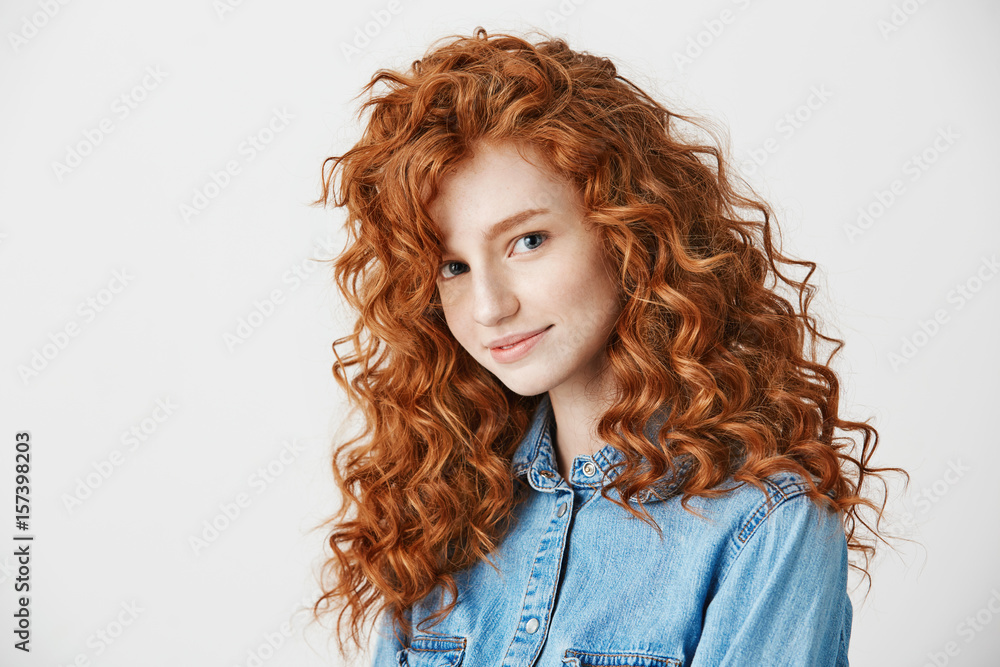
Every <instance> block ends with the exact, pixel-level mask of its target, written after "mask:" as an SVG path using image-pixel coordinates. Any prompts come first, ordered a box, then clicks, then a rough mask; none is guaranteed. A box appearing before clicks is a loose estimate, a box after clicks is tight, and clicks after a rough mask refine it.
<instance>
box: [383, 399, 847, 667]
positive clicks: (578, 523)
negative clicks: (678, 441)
mask: <svg viewBox="0 0 1000 667" xmlns="http://www.w3.org/2000/svg"><path fill="white" fill-rule="evenodd" d="M553 424H554V421H553V416H552V410H551V404H550V401H549V399H548V396H547V395H546V396H545V397H543V398H542V400H541V402H540V403H539V405H538V408H537V410H536V412H535V414H534V417H533V420H532V423H531V427H530V429H529V430H528V432H527V434H526V435H525V437H524V439H523V440H522V441H521V443H520V444H519V445H518V449H517V451H516V453H515V455H514V457H513V459H512V473H513V474H514V475H515V476H517V477H521V478H523V480H524V481H525V482H526V483H527V484H528V485H529V486H530V489H528V490H527V493H528V494H529V495H528V499H527V500H525V501H524V502H523V503H521V504H520V505H518V507H517V510H516V523H515V524H513V527H512V529H511V531H510V532H509V533H508V534H507V535H506V536H505V537H504V539H503V540H502V542H501V543H500V545H499V546H498V548H497V550H496V551H495V552H493V553H491V554H490V558H491V560H492V561H493V562H494V563H495V564H496V566H497V568H498V569H499V570H500V572H499V573H497V571H496V570H494V569H493V568H492V567H491V566H490V565H489V563H486V562H483V561H480V562H478V563H476V564H475V565H473V566H471V567H469V568H467V569H466V570H463V571H461V572H459V573H456V574H455V581H456V584H457V586H458V594H459V595H458V604H457V606H456V607H455V608H454V610H452V612H451V613H450V615H449V616H447V617H446V618H445V620H443V621H441V622H440V623H438V624H437V625H435V626H433V627H431V628H430V630H429V631H428V630H420V629H419V628H416V624H417V623H418V622H419V621H421V620H423V619H424V618H426V617H427V616H429V615H430V614H431V613H432V612H433V611H434V610H435V609H437V608H440V606H442V605H441V597H442V596H441V595H440V591H441V589H440V587H438V588H436V589H435V590H434V591H433V592H432V593H431V594H430V595H428V596H427V597H426V598H424V599H423V600H420V601H418V602H417V603H415V604H414V605H413V607H412V609H411V610H410V614H409V616H410V619H411V621H412V622H413V623H414V632H415V636H413V637H412V638H409V639H408V641H406V642H405V643H403V644H400V643H399V642H398V641H397V640H396V639H395V637H394V636H393V632H392V627H391V626H390V624H389V623H390V622H389V615H388V614H383V615H382V616H381V617H380V619H379V623H378V625H377V630H378V634H377V635H376V638H375V639H374V640H373V641H374V646H375V655H374V660H373V663H372V665H373V667H401V666H402V667H446V666H448V667H458V666H459V665H461V666H462V667H500V666H501V665H503V666H509V667H515V666H517V667H532V666H537V667H597V666H600V667H625V666H630V667H631V666H642V667H680V666H682V665H683V666H684V667H708V666H710V665H711V666H713V667H714V666H717V665H738V666H741V667H746V666H750V665H753V666H756V665H767V666H769V667H773V666H778V665H808V666H810V667H817V666H826V665H829V666H831V667H833V666H837V667H839V666H841V665H847V664H848V662H847V649H848V642H849V641H850V634H851V619H852V613H853V609H852V606H851V601H850V598H849V597H848V595H847V542H846V539H845V536H844V532H843V527H842V522H841V516H840V514H839V513H837V512H833V511H832V510H828V509H825V508H820V507H818V506H817V505H816V504H815V503H814V501H812V500H810V499H809V498H808V497H807V496H806V495H804V493H805V491H806V489H807V487H806V485H805V484H804V483H803V481H802V479H801V478H800V477H798V476H796V475H794V474H791V473H781V474H777V475H774V476H771V477H769V478H768V479H767V480H766V481H765V486H766V488H767V489H768V494H769V495H770V497H771V499H772V506H771V509H770V511H768V507H767V504H766V501H765V498H764V494H763V493H761V492H760V491H759V490H758V489H757V488H755V487H753V486H751V485H749V484H745V485H742V486H740V487H739V488H738V489H736V490H733V491H729V492H727V493H726V494H724V495H722V496H719V497H717V498H700V497H695V498H693V499H692V501H691V503H690V507H692V508H693V509H695V510H697V511H698V513H699V514H701V515H703V516H704V517H705V518H704V519H702V518H699V517H697V516H694V515H693V514H691V513H690V512H689V511H687V510H685V509H684V508H683V507H681V504H680V496H679V495H677V494H676V493H673V491H675V490H676V488H677V487H678V486H679V484H680V476H681V475H682V474H683V470H684V468H683V467H680V468H679V472H678V476H677V477H676V478H674V479H676V480H677V481H674V479H666V480H663V481H662V482H663V483H661V484H660V486H658V487H657V488H656V489H655V490H647V492H644V494H643V496H641V497H642V498H643V504H644V506H645V507H646V509H647V511H648V512H649V513H650V515H651V516H652V517H653V518H654V519H655V520H656V523H657V524H658V525H659V526H660V527H661V529H662V530H663V539H662V540H661V539H660V537H659V536H658V535H657V533H656V531H655V530H654V529H653V528H652V527H651V526H650V525H649V524H647V523H645V522H643V521H640V520H638V519H635V518H634V517H632V516H630V515H629V514H628V513H627V512H625V510H624V509H623V508H622V507H620V506H618V505H615V504H614V503H612V502H610V501H608V500H606V499H604V498H602V497H601V495H600V488H601V486H602V485H603V484H606V483H607V482H608V481H610V480H613V479H614V477H615V476H616V472H618V471H613V470H611V466H612V465H613V464H614V463H617V462H618V461H621V460H623V459H624V458H625V457H624V455H623V454H622V453H621V452H620V451H619V450H618V449H616V448H614V447H612V446H611V445H605V446H604V448H602V449H601V450H600V451H598V452H597V453H595V454H594V455H592V456H577V457H576V458H574V459H573V465H572V468H571V470H572V472H571V473H570V476H569V479H568V480H566V479H563V478H562V477H561V475H560V474H559V472H558V469H557V466H556V459H555V455H554V450H553V436H552V434H553ZM647 429H648V427H647ZM647 433H650V431H649V430H647ZM654 433H655V431H654ZM724 486H725V487H726V488H729V487H732V486H734V483H733V481H732V479H729V480H727V481H726V483H725V485H724ZM610 494H612V495H613V497H615V498H620V497H621V496H619V495H618V494H617V492H616V491H614V490H611V491H610ZM633 506H635V507H637V505H636V504H635V503H633ZM446 601H450V598H448V599H447V600H446Z"/></svg>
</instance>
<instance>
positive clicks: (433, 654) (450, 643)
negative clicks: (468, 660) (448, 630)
mask: <svg viewBox="0 0 1000 667" xmlns="http://www.w3.org/2000/svg"><path fill="white" fill-rule="evenodd" d="M396 658H397V660H398V661H399V667H459V665H461V664H462V659H463V658H465V639H463V638H462V637H419V636H418V637H414V638H413V640H412V641H411V642H410V645H409V646H408V647H407V648H404V649H403V650H402V651H400V652H399V653H397V654H396Z"/></svg>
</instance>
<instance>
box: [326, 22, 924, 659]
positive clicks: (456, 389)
mask: <svg viewBox="0 0 1000 667" xmlns="http://www.w3.org/2000/svg"><path fill="white" fill-rule="evenodd" d="M448 39H449V41H447V42H446V43H444V44H442V45H439V46H437V47H436V48H433V49H432V50H431V51H429V52H428V53H427V55H425V57H423V58H422V59H420V60H417V61H415V62H414V63H413V64H412V66H411V67H410V68H409V69H408V70H407V71H406V72H397V71H391V70H379V71H378V72H376V73H375V75H374V76H373V78H372V79H371V81H370V82H369V83H368V84H367V85H366V86H365V87H364V89H363V90H362V93H365V92H367V93H369V98H368V100H367V101H366V102H365V103H364V104H363V106H362V107H361V112H360V113H361V114H364V113H365V112H367V113H368V114H369V116H368V120H367V123H366V126H365V130H364V134H363V136H362V137H361V139H360V140H359V141H358V143H357V144H356V145H354V146H353V147H352V148H351V149H350V150H348V151H347V152H346V153H344V154H343V155H341V156H337V157H330V158H328V159H327V160H326V161H325V162H324V164H323V193H322V197H321V198H320V199H319V200H318V201H317V204H323V205H329V204H332V205H334V206H337V207H343V208H344V209H345V210H346V213H347V229H348V234H349V240H348V244H347V246H346V248H345V250H344V252H343V253H342V254H341V255H340V256H339V257H338V258H337V259H336V260H335V262H334V275H335V280H336V283H337V285H338V287H339V289H340V291H341V292H342V294H343V296H344V298H345V299H346V301H347V303H348V304H350V305H351V306H352V307H353V309H354V310H355V311H356V312H357V321H356V323H355V325H354V331H353V333H351V334H350V335H348V336H345V337H343V338H339V339H337V340H336V341H335V342H334V344H333V349H334V353H335V355H336V359H337V361H336V363H335V364H334V366H333V374H334V377H335V378H336V380H337V382H338V384H339V385H340V386H341V387H342V388H343V389H344V390H345V391H346V393H347V395H348V397H349V398H350V401H351V403H352V405H353V406H355V408H356V409H358V410H360V412H361V415H362V417H363V423H364V429H363V432H362V433H360V434H359V435H357V437H354V438H352V439H350V440H348V441H347V442H345V443H343V444H341V445H340V446H339V447H337V448H336V451H335V454H334V457H333V474H334V478H335V479H336V483H337V485H338V487H339V489H340V491H341V493H342V496H343V504H342V505H341V507H340V508H339V511H338V512H337V513H336V514H335V515H334V516H333V517H331V518H330V519H329V520H328V521H326V522H325V523H324V525H327V524H332V526H333V527H332V529H331V530H330V532H329V536H328V543H329V546H330V548H331V550H332V555H331V556H330V558H329V559H328V560H327V561H326V562H325V565H324V568H323V574H324V576H326V575H331V576H330V581H329V583H328V584H327V583H326V582H324V588H323V595H322V597H321V598H320V599H319V600H317V602H316V604H315V605H314V607H313V612H314V615H315V616H316V618H319V613H320V612H319V609H320V607H321V606H323V607H324V611H330V610H331V609H332V608H340V609H341V611H340V614H339V615H338V617H337V636H338V640H339V638H340V630H341V622H342V620H343V616H344V614H345V613H348V615H349V619H350V637H351V638H352V639H353V640H354V642H355V643H356V644H357V645H358V646H359V647H360V646H361V640H360V635H359V628H360V627H361V626H362V625H363V624H364V621H365V619H366V618H367V617H368V615H369V613H370V612H374V614H375V615H376V616H377V615H379V614H381V613H382V612H383V611H385V610H389V611H390V612H391V613H392V616H393V618H394V620H395V621H396V622H397V623H399V624H400V625H401V626H402V627H403V628H404V631H406V632H409V631H410V628H409V621H408V619H407V618H406V614H405V612H406V610H407V609H408V608H409V607H410V606H411V605H412V603H414V602H415V601H417V600H419V599H421V598H423V597H425V596H426V595H428V594H429V593H430V592H431V591H432V590H433V589H435V588H436V587H437V586H439V585H440V586H442V590H447V591H449V592H451V593H452V603H451V604H450V605H449V606H448V607H447V608H445V609H443V610H442V611H441V612H440V613H441V614H447V613H449V612H450V611H451V609H452V608H453V606H454V604H455V599H456V597H457V596H456V590H455V582H454V578H453V576H452V574H453V573H455V572H457V571H459V570H461V569H464V568H466V567H468V566H470V565H472V564H473V563H475V562H476V561H477V560H479V559H485V558H486V557H487V555H488V554H489V552H490V551H491V550H493V549H494V548H495V547H496V546H497V545H498V544H499V542H500V541H501V540H502V539H503V536H504V534H505V532H506V531H507V530H508V529H509V519H510V518H511V516H512V514H513V510H514V506H515V503H516V502H518V500H519V498H520V496H519V494H518V493H517V491H518V489H517V488H516V486H515V482H514V480H513V479H512V476H511V470H510V463H511V457H512V455H513V450H514V449H515V447H516V445H517V444H518V442H519V441H520V439H521V437H522V436H523V435H524V432H525V430H526V428H527V426H528V423H529V419H530V416H531V414H532V411H533V410H534V408H535V406H537V404H538V401H539V400H540V398H541V396H534V397H524V396H520V395H517V394H515V393H513V392H512V391H510V390H509V389H508V388H506V387H505V386H504V385H503V384H502V383H501V382H500V381H499V380H498V379H497V378H496V377H494V376H493V375H492V374H491V373H489V372H488V371H486V370H485V369H484V368H483V367H481V366H480V365H479V364H478V363H476V362H475V361H474V360H473V359H472V357H470V356H469V355H468V354H467V353H466V352H465V350H464V349H463V348H462V347H461V346H460V345H459V344H458V343H457V342H456V340H455V339H454V337H453V336H452V335H451V333H450V331H449V330H448V327H447V325H446V323H445V320H444V317H443V314H442V309H441V303H440V298H439V296H438V294H437V291H436V280H435V277H436V272H437V269H438V267H439V265H440V257H441V238H440V234H439V232H438V230H437V229H436V227H435V225H434V223H433V221H432V220H431V218H430V216H429V215H428V212H427V205H428V202H429V201H431V200H432V199H433V197H434V196H435V194H436V193H437V190H438V184H439V183H440V181H441V179H442V178H443V176H444V175H445V174H446V173H447V172H448V170H449V169H451V168H453V167H454V166H455V165H456V164H458V163H459V162H460V161H462V160H463V159H465V158H467V157H469V155H470V153H471V150H472V146H473V145H474V144H475V142H477V141H480V140H484V141H508V142H516V143H524V144H528V145H531V146H533V147H535V148H538V149H539V153H540V154H541V155H543V156H544V159H545V160H546V161H547V166H548V167H549V168H550V169H551V170H552V171H553V172H554V173H556V174H560V175H562V176H563V177H565V178H566V179H568V180H569V181H570V182H571V183H573V184H574V185H575V186H576V187H578V188H579V190H580V192H581V193H582V195H583V199H584V203H585V206H586V209H587V211H588V212H589V213H588V215H587V220H588V221H589V222H590V223H593V224H594V225H595V226H596V229H597V230H598V232H599V233H600V234H601V235H602V237H603V240H604V245H605V247H606V248H607V249H608V252H609V256H610V257H612V258H613V259H614V263H615V266H616V267H617V269H618V279H619V281H620V287H621V290H622V293H623V294H624V308H623V311H622V313H621V316H620V318H619V320H618V322H617V325H616V328H615V330H614V332H613V333H612V335H611V337H610V338H609V340H608V342H607V356H608V360H609V365H610V373H612V374H613V377H614V383H613V384H615V385H616V387H617V395H616V400H615V402H614V407H612V408H610V409H609V410H608V411H607V412H606V413H605V414H604V415H603V417H602V418H601V420H600V422H599V424H598V426H597V433H598V436H599V437H600V438H601V440H603V441H604V442H607V443H611V444H612V445H614V446H615V447H616V448H618V449H620V450H621V451H622V452H623V453H624V454H625V460H624V461H623V462H622V464H621V465H623V466H624V467H623V469H622V471H621V474H620V475H619V476H618V477H617V478H616V479H615V480H614V481H613V482H612V483H611V484H610V485H609V486H608V487H605V489H604V490H603V491H602V493H603V495H604V497H605V498H607V499H609V500H611V501H612V502H616V503H618V504H619V505H621V506H622V507H623V509H624V510H625V511H628V512H629V513H631V514H632V515H634V516H636V517H637V518H640V519H642V520H646V521H648V522H650V523H651V524H652V525H653V526H654V527H657V526H656V525H655V522H654V521H653V520H652V518H651V517H650V516H649V514H648V513H647V512H646V510H645V508H644V507H643V506H642V503H641V501H638V500H637V496H638V494H639V493H640V492H641V491H643V490H645V489H647V488H649V487H651V486H652V485H653V484H654V483H655V482H657V481H658V480H660V479H661V478H662V477H663V476H665V475H667V474H673V473H674V472H675V471H676V467H677V465H678V464H677V461H678V460H679V459H680V458H681V457H683V458H685V459H686V460H688V461H689V462H690V463H691V464H692V465H691V466H690V467H689V468H688V469H687V471H686V472H685V474H684V483H683V486H682V487H681V493H682V494H683V495H682V501H681V504H682V505H683V506H684V507H685V509H689V508H688V505H687V503H688V501H689V500H690V499H691V498H692V497H693V496H715V495H719V494H722V493H724V492H725V489H721V488H719V485H720V484H721V483H722V482H723V481H724V480H726V479H727V478H729V477H732V478H733V479H734V480H735V481H736V482H744V483H749V484H753V485H755V486H757V487H758V488H760V489H761V490H763V488H764V486H763V483H762V480H763V478H765V477H766V476H769V475H772V474H774V473H777V472H780V471H794V472H797V473H800V474H802V475H803V477H804V479H805V481H806V482H807V483H808V484H809V485H810V491H809V496H810V497H811V498H812V499H814V500H815V501H816V502H818V503H823V504H826V505H828V506H830V507H832V508H834V509H836V510H839V511H842V512H843V517H844V524H845V535H846V537H847V543H848V547H849V549H850V550H852V551H853V552H856V553H857V554H859V555H861V556H862V557H863V558H862V561H863V562H862V564H861V565H857V564H855V563H853V562H852V567H855V568H857V569H859V570H860V571H862V572H863V573H864V575H865V576H866V577H868V572H867V566H868V565H869V563H870V558H871V557H872V556H873V555H874V550H875V544H876V540H875V539H869V538H871V537H872V536H874V537H877V538H878V539H882V537H881V536H880V535H879V533H878V521H879V520H880V519H881V516H882V512H883V510H884V508H885V503H886V484H885V480H884V479H883V475H884V473H886V472H888V471H895V472H900V473H902V474H904V475H905V474H906V473H905V472H904V471H902V470H901V469H899V468H876V467H871V465H870V462H871V459H872V455H873V454H874V452H875V448H876V446H877V443H878V433H877V431H876V429H875V428H874V427H873V426H870V425H869V424H868V423H867V422H855V421H848V420H845V419H841V418H840V416H839V414H838V412H839V393H840V385H839V382H838V379H837V375H836V374H835V372H834V371H833V370H832V369H831V367H830V361H831V360H832V358H833V356H834V355H835V354H836V353H837V352H838V351H839V350H840V349H841V347H842V346H843V341H841V340H838V339H836V338H831V337H827V336H825V335H823V334H822V333H820V332H819V331H818V329H817V325H816V322H815V319H814V317H812V316H810V315H809V314H808V308H809V304H810V301H811V300H812V298H813V293H814V290H815V288H814V287H813V286H812V285H809V284H808V280H809V278H810V277H811V276H812V274H813V272H814V271H815V268H816V265H815V264H814V263H813V262H807V261H800V260H795V259H791V258H790V257H787V256H785V255H783V254H782V253H781V252H780V250H779V247H778V246H779V244H780V234H778V242H779V243H776V242H775V241H774V240H773V239H772V234H774V233H777V229H776V228H773V227H772V219H773V217H774V215H773V212H772V210H771V209H770V207H769V206H768V205H767V204H766V203H765V202H763V201H761V200H760V199H759V198H758V197H756V196H755V195H754V194H753V191H752V189H750V188H749V186H747V184H746V183H745V182H744V181H743V180H742V179H741V178H739V176H738V175H736V174H733V173H732V172H731V170H730V167H729V166H728V164H727V162H726V159H725V155H724V153H723V151H722V150H721V149H720V148H718V147H717V145H720V142H718V141H708V142H704V141H700V140H698V139H696V138H695V137H694V136H693V135H690V134H686V133H685V132H684V131H683V129H684V128H683V126H679V122H680V121H683V122H685V123H688V124H690V127H694V128H696V129H697V128H700V129H703V130H707V131H708V133H709V135H710V136H711V137H712V138H713V139H714V137H715V134H713V133H712V131H711V129H710V128H707V127H706V125H705V124H703V123H699V122H697V121H696V120H695V119H694V118H692V117H689V116H685V115H680V114H677V113H674V112H671V111H668V110H667V109H666V108H665V107H663V106H662V105H661V104H659V103H658V102H656V101H655V100H653V99H652V98H651V97H650V96H649V95H647V94H646V93H645V92H643V91H642V90H641V89H639V88H638V87H637V86H635V85H634V84H633V83H631V82H630V81H629V80H627V79H626V78H624V77H622V76H621V75H620V74H618V72H617V70H616V68H615V66H614V65H613V64H612V62H611V61H609V60H608V59H606V58H601V57H597V56H594V55H590V54H587V53H581V52H576V51H573V50H571V49H570V48H569V47H568V46H567V44H566V43H565V42H564V41H562V40H560V39H552V38H546V39H544V40H543V41H539V42H538V43H536V44H532V43H529V42H528V41H526V40H525V39H522V38H520V37H517V36H512V35H505V34H494V35H487V33H486V31H485V30H484V29H482V28H478V29H477V30H476V31H475V33H474V35H473V36H471V37H464V36H453V37H451V38H448ZM379 84H381V85H382V86H383V90H381V91H379V92H378V93H376V92H375V91H374V90H373V89H374V88H375V87H376V86H377V85H379ZM688 129H690V128H688ZM338 177H339V181H338ZM779 264H783V265H794V266H799V267H806V268H807V269H808V273H807V274H806V275H805V277H804V278H803V279H802V280H796V279H794V278H793V277H790V276H788V275H786V274H785V273H783V272H782V271H781V270H780V269H779V266H778V265H779ZM769 279H770V280H773V283H774V285H773V287H769V286H768V284H767V283H768V280H769ZM779 281H780V283H783V284H784V285H785V286H787V287H789V288H791V289H792V295H797V301H798V303H797V305H793V303H792V302H790V301H789V300H788V299H786V298H784V297H782V296H780V295H779V294H778V291H777V288H778V286H779V285H780V283H779ZM793 298H794V297H793ZM819 341H824V342H825V343H832V344H835V346H834V347H833V349H832V351H831V352H830V353H829V356H828V358H827V359H826V361H825V362H821V361H819V360H818V359H817V354H818V353H817V344H818V342H819ZM345 344H349V345H350V350H349V351H348V352H345V354H344V356H342V355H341V351H340V350H338V346H341V345H345ZM355 366H356V367H357V368H356V372H355V373H354V375H353V377H352V378H349V377H348V375H347V370H348V369H349V368H351V367H355ZM664 404H669V406H670V412H669V418H668V419H667V421H666V423H664V424H663V427H662V429H661V430H660V432H659V434H658V436H657V437H656V438H655V439H654V441H650V440H648V439H647V438H646V437H645V436H644V435H643V427H644V425H645V424H646V423H647V422H648V421H649V419H650V418H651V417H652V416H653V415H654V413H656V412H657V411H658V409H659V408H661V406H663V405H664ZM837 430H840V431H842V432H855V433H857V434H860V435H861V436H862V443H861V447H860V452H857V447H856V443H855V441H854V439H853V438H849V437H838V436H836V435H835V432H836V431H837ZM855 454H857V456H855ZM685 467H686V468H687V466H685ZM872 479H877V480H879V481H881V482H882V495H881V501H880V502H877V501H875V500H874V499H873V498H874V495H873V494H869V493H868V492H867V485H868V483H869V482H870V481H871V480H872ZM611 488H615V489H617V491H618V493H619V494H620V496H621V498H624V499H626V501H632V500H636V501H637V502H638V506H639V508H640V510H641V513H640V512H639V511H637V510H636V509H635V508H634V507H632V506H631V503H630V502H623V501H619V500H617V499H615V498H613V497H611V496H610V491H611ZM869 495H872V497H868V496H869ZM862 510H870V511H872V512H874V515H875V521H874V522H872V521H871V518H869V519H867V520H866V519H865V518H863V516H862V514H863V513H866V512H863V511H862ZM862 527H863V528H864V531H862V530H860V529H861V528H862ZM657 528H658V527H657ZM862 533H864V534H862ZM868 533H870V534H871V535H868ZM883 541H884V540H883ZM868 578H869V580H870V577H868ZM341 651H342V652H343V643H341Z"/></svg>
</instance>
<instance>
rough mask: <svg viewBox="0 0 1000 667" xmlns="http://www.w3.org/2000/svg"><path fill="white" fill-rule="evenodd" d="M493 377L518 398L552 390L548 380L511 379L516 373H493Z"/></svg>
mask: <svg viewBox="0 0 1000 667" xmlns="http://www.w3.org/2000/svg"><path fill="white" fill-rule="evenodd" d="M493 375H494V376H496V378H497V379H498V380H500V382H502V383H503V384H504V386H506V387H507V388H508V389H510V390H511V391H512V392H514V393H515V394H518V395H520V396H537V395H538V394H544V393H545V392H547V391H548V390H549V389H551V388H552V382H551V379H549V378H522V377H511V376H516V375H517V373H503V374H502V375H500V374H497V373H496V372H494V373H493Z"/></svg>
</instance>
